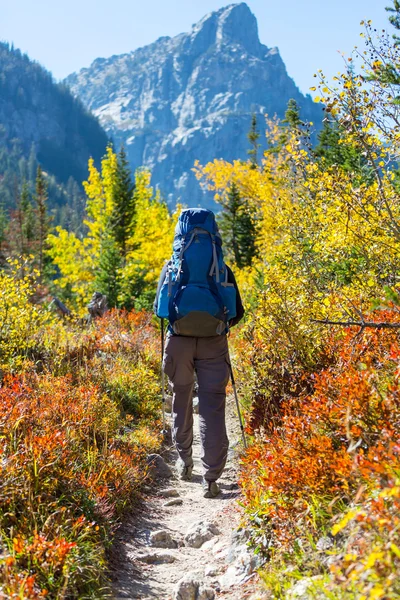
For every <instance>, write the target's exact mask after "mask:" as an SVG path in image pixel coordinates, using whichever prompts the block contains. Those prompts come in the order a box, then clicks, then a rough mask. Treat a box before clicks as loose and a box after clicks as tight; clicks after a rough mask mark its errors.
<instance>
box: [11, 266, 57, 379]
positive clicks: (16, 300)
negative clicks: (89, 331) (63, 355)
mask: <svg viewBox="0 0 400 600" xmlns="http://www.w3.org/2000/svg"><path fill="white" fill-rule="evenodd" d="M20 271H21V265H20V264H19V263H18V262H17V261H13V262H10V263H9V270H8V271H5V270H1V271H0V369H3V370H5V371H7V370H9V369H11V370H18V369H19V368H20V366H21V365H22V364H23V361H24V360H25V359H26V358H27V357H29V354H30V353H31V352H32V351H34V350H35V349H36V350H39V347H40V340H39V337H40V336H41V335H42V334H43V332H44V328H45V326H46V325H48V324H50V323H51V322H52V320H53V317H52V315H51V313H49V312H48V311H47V310H46V309H43V308H41V307H40V306H38V305H35V304H33V303H32V302H31V297H32V295H33V293H34V291H35V285H34V280H33V279H32V277H31V276H20Z"/></svg>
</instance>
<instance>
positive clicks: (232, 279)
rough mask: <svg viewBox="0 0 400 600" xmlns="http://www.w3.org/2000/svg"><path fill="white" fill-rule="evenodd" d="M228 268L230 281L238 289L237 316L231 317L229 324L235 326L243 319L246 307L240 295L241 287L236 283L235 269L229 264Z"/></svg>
mask: <svg viewBox="0 0 400 600" xmlns="http://www.w3.org/2000/svg"><path fill="white" fill-rule="evenodd" d="M226 268H227V269H228V283H233V285H234V286H235V290H236V317H234V318H233V319H231V320H230V321H229V326H230V327H233V326H234V325H237V324H238V323H239V321H241V320H242V319H243V316H244V308H243V303H242V299H241V297H240V292H239V288H238V285H237V283H236V279H235V276H234V274H233V271H232V269H230V267H228V265H227V266H226Z"/></svg>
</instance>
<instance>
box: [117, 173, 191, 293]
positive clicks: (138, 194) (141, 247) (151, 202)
mask: <svg viewBox="0 0 400 600" xmlns="http://www.w3.org/2000/svg"><path fill="white" fill-rule="evenodd" d="M134 196H135V207H136V218H135V230H134V234H133V236H132V238H131V239H130V240H129V246H130V247H131V248H132V249H131V251H130V252H129V253H128V255H127V261H126V266H125V267H124V269H123V272H122V277H123V278H124V279H125V280H127V281H132V280H133V281H135V280H137V279H142V280H143V281H145V282H146V283H148V284H156V283H157V280H158V277H159V274H160V271H161V269H162V267H163V264H164V262H165V260H166V259H168V258H169V257H170V255H171V248H172V242H173V239H174V228H175V224H176V220H177V215H178V211H179V207H178V208H177V211H176V212H175V213H174V215H170V214H169V212H168V207H167V205H166V204H164V203H162V202H160V198H159V195H158V194H156V195H154V192H153V188H152V187H151V186H150V173H149V172H148V171H146V170H139V171H137V173H136V177H135V194H134Z"/></svg>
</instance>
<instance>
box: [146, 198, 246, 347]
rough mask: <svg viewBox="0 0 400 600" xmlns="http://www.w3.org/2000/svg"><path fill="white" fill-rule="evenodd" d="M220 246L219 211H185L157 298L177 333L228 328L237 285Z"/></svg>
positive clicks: (203, 333) (207, 334) (215, 332)
mask: <svg viewBox="0 0 400 600" xmlns="http://www.w3.org/2000/svg"><path fill="white" fill-rule="evenodd" d="M221 246H222V241H221V236H220V234H219V232H218V227H217V224H216V222H215V216H214V213H212V212H211V211H210V210H207V209H204V208H188V209H187V210H183V211H182V213H181V215H180V216H179V220H178V223H177V225H176V229H175V238H174V245H173V254H172V257H171V259H170V261H169V263H168V266H167V273H166V277H165V280H164V282H163V284H162V287H161V290H160V294H159V297H158V304H157V316H158V317H161V318H164V319H168V320H169V323H170V327H171V328H172V330H173V332H174V333H176V334H178V335H188V336H195V337H211V336H214V335H221V334H223V333H226V332H227V331H228V328H229V326H228V323H229V321H230V319H232V318H233V317H235V316H236V289H235V286H234V284H233V283H228V270H227V268H226V265H225V263H224V259H223V254H222V247H221Z"/></svg>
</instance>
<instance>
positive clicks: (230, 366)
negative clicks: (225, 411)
mask: <svg viewBox="0 0 400 600" xmlns="http://www.w3.org/2000/svg"><path fill="white" fill-rule="evenodd" d="M228 365H229V370H230V372H231V381H232V387H233V395H234V396H235V400H236V408H237V411H238V416H239V423H240V429H241V432H242V437H243V445H244V447H245V448H247V441H246V436H245V433H244V427H243V421H242V415H241V413H240V406H239V398H238V395H237V390H236V383H235V378H234V376H233V369H232V364H231V357H230V356H229V353H228Z"/></svg>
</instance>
